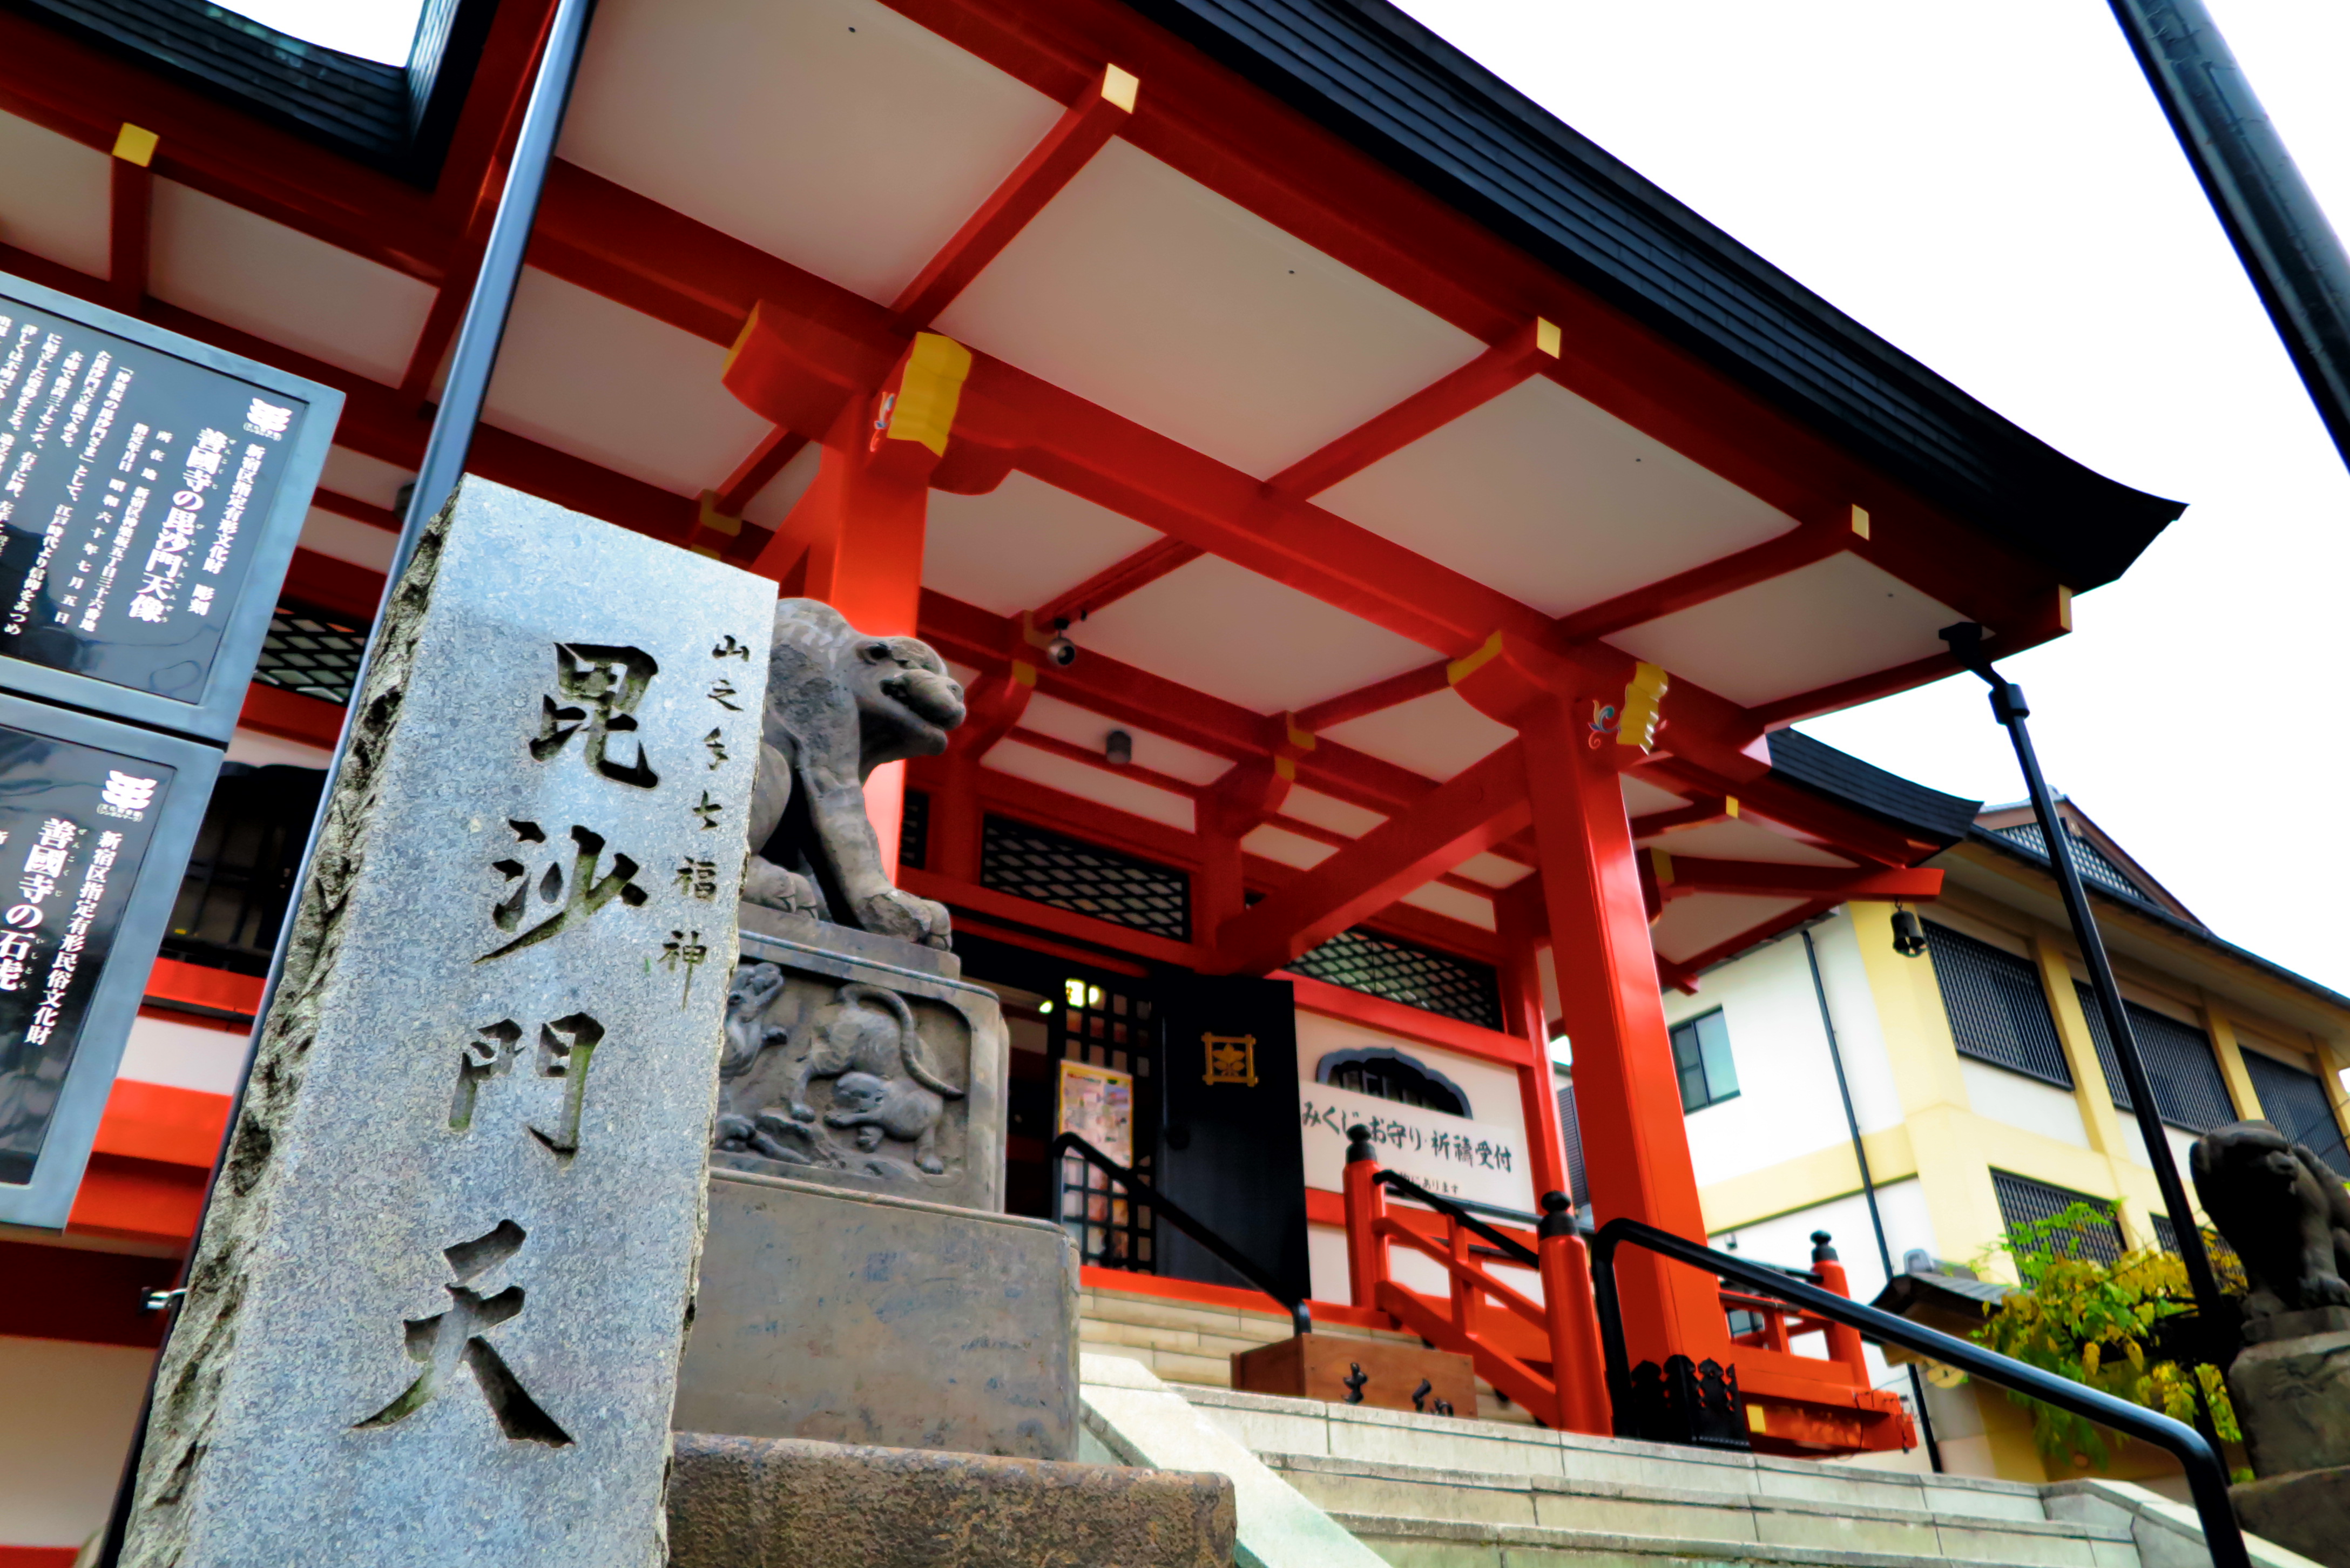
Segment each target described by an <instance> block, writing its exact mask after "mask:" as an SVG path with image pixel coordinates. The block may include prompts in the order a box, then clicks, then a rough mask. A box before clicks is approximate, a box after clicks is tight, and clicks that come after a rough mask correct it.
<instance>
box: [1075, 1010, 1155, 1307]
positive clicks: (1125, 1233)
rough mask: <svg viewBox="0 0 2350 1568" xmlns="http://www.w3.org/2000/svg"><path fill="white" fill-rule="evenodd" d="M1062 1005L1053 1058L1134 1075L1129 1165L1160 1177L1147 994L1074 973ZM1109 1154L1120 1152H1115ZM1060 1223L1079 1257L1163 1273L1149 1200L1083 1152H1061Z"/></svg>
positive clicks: (1148, 1176) (1104, 1265)
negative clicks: (1133, 1193) (1132, 1191)
mask: <svg viewBox="0 0 2350 1568" xmlns="http://www.w3.org/2000/svg"><path fill="white" fill-rule="evenodd" d="M1056 1000H1057V1001H1058V1002H1059V1003H1060V1005H1058V1006H1057V1007H1055V1009H1054V1010H1053V1011H1052V1012H1051V1013H1050V1014H1048V1015H1047V1016H1048V1017H1049V1019H1050V1020H1051V1026H1052V1040H1053V1047H1052V1054H1053V1057H1054V1059H1055V1061H1066V1062H1084V1063H1087V1064H1091V1065H1093V1066H1096V1067H1107V1068H1109V1069H1111V1070H1112V1071H1113V1072H1119V1073H1130V1074H1132V1075H1134V1084H1133V1090H1134V1100H1133V1113H1134V1124H1133V1125H1134V1129H1135V1147H1134V1149H1133V1159H1132V1169H1133V1170H1134V1172H1135V1174H1137V1175H1138V1176H1139V1177H1141V1178H1142V1179H1144V1180H1146V1181H1152V1180H1155V1179H1156V1175H1157V1169H1158V1155H1157V1152H1156V1150H1155V1148H1154V1147H1153V1145H1154V1143H1155V1141H1156V1139H1155V1135H1154V1134H1153V1133H1151V1132H1150V1131H1149V1130H1147V1129H1151V1128H1155V1127H1158V1125H1159V1082H1158V1078H1157V1076H1156V1075H1155V1074H1154V1073H1153V1072H1152V1070H1151V1069H1152V1065H1153V1064H1155V1063H1156V1062H1157V1061H1158V1059H1159V1029H1160V1024H1161V1022H1162V1021H1161V1020H1159V1018H1158V1017H1156V1016H1155V1010H1154V1009H1153V1008H1152V1006H1151V1003H1150V999H1149V997H1147V996H1142V995H1139V994H1138V993H1136V992H1130V991H1128V989H1127V988H1126V982H1125V981H1120V980H1118V979H1117V978H1116V977H1114V976H1103V977H1101V978H1099V979H1098V980H1097V979H1094V978H1090V977H1088V978H1075V977H1073V978H1071V979H1069V980H1066V981H1063V982H1062V994H1061V996H1060V997H1059V998H1057V999H1056ZM1106 1152H1110V1153H1112V1155H1113V1158H1115V1151H1106ZM1055 1177H1056V1181H1055V1191H1056V1192H1057V1193H1058V1194H1059V1199H1058V1203H1057V1210H1058V1212H1057V1218H1058V1219H1059V1220H1060V1222H1061V1229H1063V1230H1064V1231H1067V1232H1068V1233H1069V1236H1070V1239H1071V1240H1073V1241H1076V1244H1077V1256H1078V1258H1079V1260H1080V1261H1082V1262H1087V1263H1092V1264H1094V1265H1096V1266H1097V1267H1099V1268H1105V1269H1130V1270H1133V1271H1134V1272H1137V1273H1144V1274H1149V1273H1156V1272H1158V1244H1157V1242H1158V1237H1157V1228H1158V1219H1157V1217H1156V1216H1155V1215H1154V1214H1153V1213H1152V1211H1151V1208H1150V1205H1149V1204H1148V1203H1145V1202H1142V1201H1141V1200H1139V1199H1135V1198H1133V1197H1131V1196H1129V1195H1128V1192H1127V1189H1126V1188H1125V1186H1124V1184H1122V1183H1120V1182H1118V1181H1114V1180H1112V1179H1110V1178H1109V1177H1108V1176H1107V1175H1106V1174H1104V1173H1103V1171H1102V1170H1101V1168H1099V1167H1098V1166H1096V1165H1095V1164H1094V1163H1093V1162H1092V1161H1090V1160H1088V1159H1087V1158H1085V1157H1084V1156H1082V1155H1077V1154H1064V1155H1062V1156H1061V1167H1060V1169H1059V1170H1058V1171H1056V1172H1055Z"/></svg>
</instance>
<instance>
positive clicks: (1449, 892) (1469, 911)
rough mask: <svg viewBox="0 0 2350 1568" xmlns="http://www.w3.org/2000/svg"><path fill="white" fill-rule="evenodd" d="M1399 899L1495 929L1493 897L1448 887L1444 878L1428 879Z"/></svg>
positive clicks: (1433, 912) (1404, 902)
mask: <svg viewBox="0 0 2350 1568" xmlns="http://www.w3.org/2000/svg"><path fill="white" fill-rule="evenodd" d="M1396 902H1398V903H1399V904H1411V905H1415V906H1417V907H1418V908H1419V909H1426V910H1428V911H1430V913H1431V914H1438V915H1450V916H1451V917H1452V919H1456V920H1461V921H1465V922H1466V923H1468V924H1470V925H1472V926H1476V927H1478V928H1479V929H1483V930H1488V931H1490V930H1492V929H1493V900H1492V899H1491V898H1479V897H1478V896H1477V895H1476V894H1474V893H1464V892H1462V891H1461V889H1460V888H1448V887H1446V886H1445V885H1444V884H1443V883H1441V882H1424V883H1422V884H1421V885H1420V886H1419V887H1417V888H1413V889H1412V890H1411V891H1410V892H1409V893H1406V894H1405V895H1404V896H1403V897H1402V898H1399V899H1397V900H1396Z"/></svg>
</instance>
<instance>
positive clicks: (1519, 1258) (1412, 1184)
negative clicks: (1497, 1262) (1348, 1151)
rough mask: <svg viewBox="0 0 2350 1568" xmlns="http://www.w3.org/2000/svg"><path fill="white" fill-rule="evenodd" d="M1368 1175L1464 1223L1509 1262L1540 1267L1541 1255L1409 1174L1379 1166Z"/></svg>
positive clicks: (1381, 1183) (1383, 1185)
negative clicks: (1404, 1174)
mask: <svg viewBox="0 0 2350 1568" xmlns="http://www.w3.org/2000/svg"><path fill="white" fill-rule="evenodd" d="M1371 1179H1372V1180H1373V1181H1376V1182H1378V1184H1379V1185H1380V1186H1381V1187H1392V1188H1394V1189H1396V1190H1397V1191H1399V1192H1400V1193H1402V1194H1403V1195H1404V1196H1405V1197H1407V1198H1409V1199H1415V1200H1416V1201H1419V1202H1421V1203H1425V1204H1427V1205H1428V1206H1429V1207H1430V1209H1433V1210H1436V1211H1437V1212H1438V1213H1440V1214H1442V1215H1444V1216H1446V1217H1447V1218H1449V1219H1451V1220H1452V1221H1453V1222H1454V1223H1456V1224H1459V1225H1463V1226H1466V1227H1467V1228H1468V1229H1470V1230H1471V1231H1475V1232H1476V1233H1477V1234H1478V1235H1480V1236H1482V1237H1484V1238H1485V1240H1486V1241H1491V1242H1492V1244H1493V1245H1494V1246H1496V1247H1498V1248H1500V1249H1501V1251H1502V1255H1503V1257H1506V1258H1508V1259H1509V1260H1510V1261H1511V1262H1513V1263H1523V1264H1524V1265H1525V1266H1526V1267H1527V1268H1529V1269H1539V1268H1541V1267H1542V1259H1541V1258H1540V1257H1539V1256H1537V1255H1536V1254H1535V1253H1534V1252H1533V1251H1529V1250H1528V1249H1527V1248H1525V1247H1523V1246H1520V1245H1519V1244H1518V1243H1517V1242H1515V1241H1511V1240H1510V1239H1509V1238H1508V1237H1507V1236H1504V1235H1503V1234H1502V1233H1501V1232H1500V1231H1496V1230H1494V1229H1493V1228H1492V1226H1491V1225H1488V1224H1486V1223H1485V1222H1484V1221H1483V1220H1480V1219H1478V1218H1477V1216H1475V1215H1474V1214H1471V1213H1470V1212H1469V1210H1466V1209H1463V1208H1461V1205H1459V1204H1458V1203H1455V1202H1453V1201H1452V1199H1450V1198H1439V1197H1438V1196H1437V1195H1436V1194H1435V1193H1433V1192H1430V1190H1429V1189H1427V1188H1425V1187H1422V1186H1421V1185H1420V1184H1419V1182H1417V1181H1414V1180H1413V1179H1411V1178H1410V1177H1409V1176H1401V1175H1399V1174H1397V1173H1396V1172H1395V1171H1392V1170H1382V1171H1380V1172H1379V1173H1378V1175H1377V1176H1374V1177H1373V1178H1371Z"/></svg>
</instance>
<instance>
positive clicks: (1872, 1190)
mask: <svg viewBox="0 0 2350 1568" xmlns="http://www.w3.org/2000/svg"><path fill="white" fill-rule="evenodd" d="M1803 936H1804V958H1805V959H1806V960H1807V961H1809V962H1810V963H1811V966H1812V994H1813V995H1814V996H1815V997H1817V998H1818V999H1819V1003H1820V1029H1821V1031H1822V1032H1823V1033H1825V1034H1826V1035H1827V1037H1828V1060H1829V1061H1830V1062H1832V1063H1834V1064H1835V1075H1836V1094H1837V1095H1838V1096H1841V1097H1842V1098H1843V1100H1844V1125H1845V1126H1846V1127H1848V1128H1850V1129H1851V1131H1852V1159H1853V1163H1854V1164H1855V1165H1857V1166H1858V1167H1860V1191H1861V1196H1862V1197H1864V1198H1866V1199H1868V1228H1869V1229H1870V1230H1871V1231H1875V1232H1876V1234H1877V1259H1878V1261H1879V1262H1882V1263H1884V1265H1885V1282H1886V1283H1887V1284H1888V1285H1889V1284H1891V1283H1892V1282H1893V1244H1892V1243H1891V1242H1890V1241H1887V1240H1886V1239H1885V1216H1884V1215H1882V1214H1880V1213H1878V1212H1877V1181H1876V1179H1875V1178H1874V1177H1872V1176H1871V1175H1870V1174H1869V1169H1868V1150H1867V1149H1866V1147H1862V1144H1861V1141H1860V1113H1859V1112H1858V1111H1856V1110H1855V1109H1854V1108H1853V1104H1852V1085H1851V1083H1850V1082H1849V1081H1847V1080H1846V1077H1845V1074H1844V1048H1843V1047H1842V1046H1841V1045H1839V1044H1836V1027H1835V1014H1834V1013H1832V1012H1829V1011H1828V988H1827V982H1826V981H1824V980H1822V979H1821V978H1820V954H1819V950H1818V949H1817V948H1815V947H1814V946H1813V945H1812V928H1811V927H1809V926H1805V927H1804V930H1803ZM1908 1373H1909V1397H1910V1398H1911V1399H1913V1400H1915V1401H1916V1402H1917V1406H1918V1435H1919V1436H1921V1437H1923V1438H1925V1439H1926V1462H1927V1463H1928V1464H1930V1465H1932V1466H1933V1467H1934V1473H1935V1474H1936V1475H1939V1474H1941V1473H1942V1445H1941V1444H1939V1443H1938V1442H1936V1441H1935V1440H1934V1417H1932V1416H1931V1415H1930V1414H1929V1413H1928V1412H1927V1409H1926V1380H1925V1379H1924V1378H1923V1377H1922V1376H1919V1375H1918V1364H1917V1363H1916V1362H1914V1361H1913V1362H1911V1363H1910V1364H1909V1366H1908Z"/></svg>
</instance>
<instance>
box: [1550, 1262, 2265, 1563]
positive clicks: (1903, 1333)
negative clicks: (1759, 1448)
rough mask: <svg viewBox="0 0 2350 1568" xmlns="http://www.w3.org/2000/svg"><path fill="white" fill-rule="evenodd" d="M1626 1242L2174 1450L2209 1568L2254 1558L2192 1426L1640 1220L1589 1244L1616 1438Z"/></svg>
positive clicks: (1620, 1431) (2216, 1466)
mask: <svg viewBox="0 0 2350 1568" xmlns="http://www.w3.org/2000/svg"><path fill="white" fill-rule="evenodd" d="M1627 1241H1628V1242H1630V1243H1631V1244H1632V1245H1634V1246H1636V1247H1646V1248H1647V1249H1648V1251H1652V1252H1658V1253H1661V1254H1662V1255H1664V1256H1665V1257H1668V1258H1671V1259H1673V1260H1675V1261H1676V1262H1683V1263H1688V1264H1690V1265H1691V1266H1692V1267H1695V1268H1700V1269H1703V1270H1705V1271H1706V1272H1708V1273H1711V1274H1713V1275H1716V1276H1718V1277H1726V1278H1729V1279H1734V1280H1736V1281H1738V1282H1740V1283H1741V1284H1742V1285H1745V1286H1746V1287H1748V1288H1749V1289H1751V1290H1752V1291H1755V1292H1756V1293H1760V1294H1763V1295H1770V1296H1776V1297H1778V1298H1779V1299H1780V1300H1781V1301H1783V1302H1788V1303H1792V1304H1794V1305H1795V1306H1799V1307H1802V1308H1803V1309H1804V1310H1805V1311H1806V1312H1809V1313H1812V1314H1814V1315H1815V1316H1819V1317H1824V1318H1826V1319H1828V1320H1829V1321H1830V1322H1832V1323H1841V1324H1846V1325H1848V1326H1850V1327H1853V1328H1856V1329H1858V1330H1860V1331H1861V1333H1863V1334H1866V1335H1867V1336H1868V1337H1869V1338H1871V1339H1874V1340H1877V1341H1879V1342H1881V1343H1883V1344H1886V1345H1899V1346H1900V1347H1901V1348H1902V1349H1904V1350H1908V1351H1911V1352H1914V1353H1916V1354H1917V1355H1924V1356H1929V1357H1931V1358H1932V1359H1934V1360H1936V1361H1939V1362H1941V1363H1943V1364H1944V1365H1946V1366H1955V1367H1957V1368H1958V1369H1959V1370H1960V1371H1961V1372H1964V1373H1966V1374H1968V1375H1969V1376H1975V1377H1981V1378H1982V1379H1984V1380H1985V1381H1986V1382H1991V1383H1996V1384H1998V1385H1999V1386H2002V1387H2003V1388H2012V1389H2015V1390H2017V1391H2018V1392H2020V1393H2023V1394H2029V1395H2030V1396H2032V1397H2033V1398H2034V1399H2040V1400H2043V1401H2045V1402H2046V1403H2048V1404H2051V1405H2054V1406H2055V1407H2057V1408H2058V1409H2060V1410H2068V1411H2070V1412H2072V1413H2073V1414H2074V1415H2075V1416H2079V1417H2083V1418H2084V1419H2086V1420H2091V1421H2095V1422H2096V1423H2097V1424H2098V1425H2099V1426H2103V1427H2111V1428H2114V1430H2116V1431H2117V1432H2120V1433H2122V1434H2124V1435H2125V1436H2127V1437H2132V1438H2143V1439H2144V1440H2145V1441H2147V1442H2149V1443H2152V1444H2154V1445H2155V1446H2156V1447H2157V1448H2159V1449H2168V1450H2169V1451H2170V1452H2171V1454H2173V1455H2174V1456H2176V1457H2177V1459H2178V1463H2179V1466H2180V1468H2181V1469H2184V1470H2185V1471H2186V1472H2187V1484H2188V1486H2189V1489H2190V1490H2192V1491H2193V1493H2194V1498H2195V1511H2196V1513H2197V1514H2198V1515H2199V1516H2200V1517H2201V1519H2202V1521H2203V1544H2204V1546H2205V1548H2206V1549H2207V1550H2209V1551H2210V1553H2211V1564H2212V1568H2251V1557H2250V1555H2249V1554H2248V1553H2247V1552H2245V1550H2244V1535H2243V1532H2242V1531H2241V1529H2239V1528H2238V1527H2237V1524H2236V1513H2235V1510H2234V1509H2233V1508H2232V1507H2230V1505H2229V1502H2228V1472H2227V1470H2226V1469H2224V1468H2222V1467H2221V1465H2220V1460H2219V1458H2218V1457H2217V1456H2216V1455H2214V1454H2213V1453H2212V1451H2211V1447H2210V1444H2208V1443H2206V1442H2205V1441H2204V1440H2203V1439H2202V1438H2201V1437H2200V1436H2199V1435H2198V1434H2197V1433H2196V1431H2195V1429H2194V1428H2191V1427H2189V1426H2187V1425H2185V1424H2184V1423H2182V1422H2178V1421H2174V1420H2172V1419H2171V1418H2170V1417H2168V1416H2164V1415H2160V1414H2158V1413H2157V1412H2155V1411H2152V1410H2148V1409H2146V1408H2144V1407H2141V1406H2137V1405H2132V1404H2129V1403H2128V1402H2126V1401H2125V1400H2121V1399H2116V1398H2115V1397H2113V1396H2112V1395H2110V1394H2101V1393H2099V1392H2098V1391H2097V1390H2096V1389H2095V1388H2090V1387H2085V1386H2083V1385H2081V1384H2078V1383H2074V1382H2073V1381H2072V1380H2071V1379H2069V1378H2064V1377H2059V1376H2056V1375H2055V1374H2054V1373H2053V1372H2043V1371H2042V1370H2041V1369H2040V1368H2038V1367H2036V1366H2026V1365H2025V1364H2024V1363H2022V1362H2021V1361H2017V1360H2014V1359H2012V1357H2009V1356H2005V1355H2000V1354H1999V1353H1998V1352H1996V1351H1991V1350H1985V1349H1984V1348H1983V1347H1982V1346H1981V1345H1970V1344H1969V1343H1968V1342H1967V1341H1965V1340H1963V1339H1953V1338H1951V1337H1950V1335H1949V1334H1938V1333H1936V1332H1935V1331H1934V1330H1932V1329H1930V1328H1920V1327H1919V1326H1918V1324H1914V1323H1911V1322H1909V1321H1908V1319H1907V1318H1898V1317H1895V1316H1894V1315H1893V1314H1891V1313H1887V1312H1879V1311H1877V1309H1876V1308H1875V1307H1871V1306H1863V1305H1861V1304H1860V1303H1858V1302H1856V1301H1851V1300H1848V1299H1846V1297H1843V1296H1840V1295H1837V1294H1835V1293H1833V1292H1830V1291H1824V1290H1821V1289H1819V1288H1818V1287H1817V1286H1815V1285H1807V1284H1804V1283H1803V1282H1800V1281H1797V1280H1793V1279H1790V1278H1788V1277H1787V1276H1786V1275H1785V1274H1783V1273H1782V1272H1779V1271H1778V1270H1776V1269H1773V1268H1772V1267H1770V1266H1769V1265H1768V1264H1763V1263H1756V1262H1751V1261H1749V1260H1747V1259H1745V1258H1742V1257H1739V1256H1738V1255H1737V1254H1736V1253H1734V1252H1720V1251H1715V1250H1714V1249H1712V1248H1711V1247H1707V1246H1702V1245H1700V1243H1698V1242H1695V1241H1688V1240H1685V1239H1684V1238H1682V1237H1679V1236H1675V1235H1673V1234H1671V1233H1670V1232H1669V1231H1659V1230H1658V1229H1657V1228H1656V1227H1655V1226H1653V1225H1643V1224H1641V1223H1640V1222H1639V1221H1638V1220H1609V1221H1608V1222H1607V1224H1605V1225H1603V1226H1601V1227H1600V1228H1599V1233H1598V1234H1597V1235H1596V1236H1595V1237H1593V1238H1592V1241H1591V1282H1592V1285H1593V1287H1594V1289H1593V1294H1594V1295H1595V1296H1596V1298H1597V1303H1596V1304H1597V1306H1598V1309H1599V1344H1600V1349H1601V1352H1602V1354H1603V1355H1606V1357H1607V1397H1608V1400H1609V1403H1610V1404H1612V1405H1613V1406H1614V1407H1615V1411H1616V1431H1617V1436H1619V1437H1628V1436H1630V1435H1631V1434H1630V1433H1629V1432H1628V1431H1627V1429H1626V1428H1627V1421H1628V1419H1629V1417H1630V1415H1631V1409H1632V1401H1631V1388H1632V1371H1631V1365H1630V1358H1629V1356H1628V1355H1627V1354H1626V1351H1625V1348H1624V1312H1623V1306H1622V1304H1621V1303H1619V1302H1618V1301H1617V1296H1616V1249H1617V1247H1618V1246H1620V1245H1622V1244H1623V1243H1625V1242H1627Z"/></svg>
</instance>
